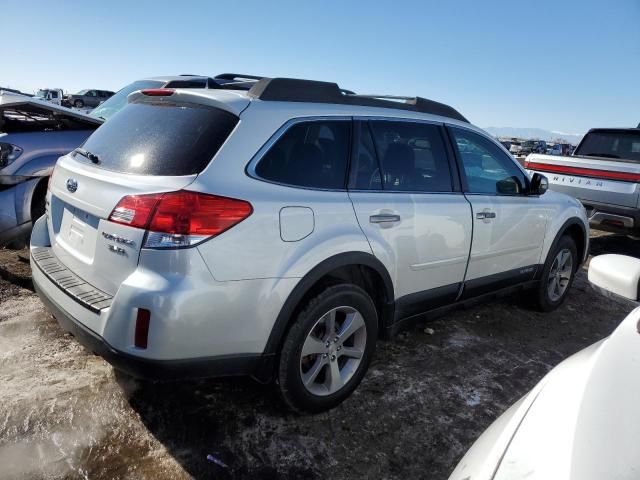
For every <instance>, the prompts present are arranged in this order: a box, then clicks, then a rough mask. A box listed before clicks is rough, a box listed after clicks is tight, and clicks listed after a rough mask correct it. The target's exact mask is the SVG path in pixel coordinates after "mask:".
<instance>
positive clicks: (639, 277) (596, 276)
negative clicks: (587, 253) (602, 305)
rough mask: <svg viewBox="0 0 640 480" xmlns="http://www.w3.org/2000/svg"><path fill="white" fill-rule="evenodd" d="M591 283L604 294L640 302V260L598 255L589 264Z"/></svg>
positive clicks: (622, 256)
mask: <svg viewBox="0 0 640 480" xmlns="http://www.w3.org/2000/svg"><path fill="white" fill-rule="evenodd" d="M589 282H591V284H592V285H594V286H595V287H596V288H598V289H599V290H604V293H605V294H607V293H613V294H615V295H618V296H621V297H624V298H626V299H629V300H633V301H634V302H637V301H638V300H640V292H639V291H638V290H639V289H640V258H634V257H628V256H626V255H615V254H607V255H598V256H597V257H594V258H592V259H591V262H590V263H589Z"/></svg>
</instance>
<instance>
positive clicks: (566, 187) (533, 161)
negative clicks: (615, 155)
mask: <svg viewBox="0 0 640 480" xmlns="http://www.w3.org/2000/svg"><path fill="white" fill-rule="evenodd" d="M524 166H525V168H526V169H528V170H532V171H536V172H540V173H542V174H544V175H545V176H547V178H548V179H549V186H550V187H551V188H552V189H553V190H556V191H560V192H562V193H567V194H569V195H571V196H573V197H575V198H577V199H579V200H581V201H582V202H583V203H587V204H588V203H589V202H594V203H605V204H611V205H619V206H623V207H636V205H637V204H638V192H639V190H638V185H639V184H640V163H635V162H630V161H620V160H612V159H609V158H597V157H581V156H572V157H558V156H552V155H535V154H534V155H530V156H528V157H527V159H526V161H525V165H524Z"/></svg>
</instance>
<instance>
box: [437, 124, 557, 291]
mask: <svg viewBox="0 0 640 480" xmlns="http://www.w3.org/2000/svg"><path fill="white" fill-rule="evenodd" d="M448 128H449V131H450V134H451V137H452V139H453V140H454V141H453V143H454V148H456V150H457V155H458V159H459V162H460V166H461V171H462V178H463V189H464V191H465V196H466V197H467V199H468V200H469V202H471V206H472V209H473V243H472V246H471V257H470V258H469V266H468V269H467V275H466V278H465V289H464V295H465V297H467V296H473V295H475V294H481V293H484V292H485V291H489V290H493V289H496V288H500V287H503V286H508V285H511V284H513V283H514V282H521V281H526V280H530V279H532V278H533V275H534V274H535V270H536V266H537V265H538V263H539V262H540V254H541V250H542V243H543V240H544V235H545V228H546V220H547V214H548V213H547V209H546V208H545V206H544V205H543V204H542V203H541V200H540V198H539V197H537V196H529V195H527V186H528V178H527V176H526V174H525V172H524V171H523V170H522V169H520V168H519V167H518V166H517V165H516V164H515V162H514V161H513V159H512V158H511V157H510V156H509V155H508V154H507V153H506V152H504V151H503V150H502V148H500V146H498V145H497V144H496V143H495V142H494V141H492V140H491V139H489V138H487V137H485V136H484V135H480V134H479V133H476V132H474V131H471V130H469V129H466V128H457V127H455V128H454V127H448Z"/></svg>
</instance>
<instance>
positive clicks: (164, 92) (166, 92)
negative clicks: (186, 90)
mask: <svg viewBox="0 0 640 480" xmlns="http://www.w3.org/2000/svg"><path fill="white" fill-rule="evenodd" d="M141 92H142V94H143V95H147V96H148V97H170V96H171V95H173V94H174V93H175V90H173V89H171V88H148V89H146V90H141Z"/></svg>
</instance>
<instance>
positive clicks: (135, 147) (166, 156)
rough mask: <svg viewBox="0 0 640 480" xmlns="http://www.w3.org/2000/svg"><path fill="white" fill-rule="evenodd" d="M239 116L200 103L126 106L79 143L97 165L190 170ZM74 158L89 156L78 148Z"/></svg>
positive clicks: (138, 170) (205, 159)
mask: <svg viewBox="0 0 640 480" xmlns="http://www.w3.org/2000/svg"><path fill="white" fill-rule="evenodd" d="M237 123H238V117H237V116H235V115H233V114H231V113H229V112H226V111H224V110H221V109H218V108H213V107H207V106H200V105H193V104H189V105H186V106H185V105H180V106H178V105H175V104H173V105H161V106H160V105H149V104H143V103H132V104H128V105H127V106H126V107H124V108H123V109H122V110H121V111H120V112H118V113H117V114H116V115H114V116H113V117H112V118H111V119H110V120H109V121H108V122H105V123H104V124H103V125H102V126H101V127H100V128H98V129H97V130H96V131H95V132H94V133H93V135H91V136H90V137H89V138H88V139H87V141H86V142H85V144H84V145H83V148H84V149H85V150H87V151H89V152H91V153H93V154H94V155H97V156H98V158H99V162H98V164H97V165H96V166H97V167H99V168H104V169H106V170H112V171H115V172H121V173H132V174H138V175H170V176H176V175H192V174H195V173H199V172H201V171H202V170H203V169H204V168H205V167H206V166H207V165H208V164H209V162H210V161H211V159H212V158H213V157H214V155H215V154H216V153H217V151H218V150H219V149H220V147H221V146H222V144H223V143H224V141H225V140H226V139H227V137H228V136H229V134H230V133H231V131H232V130H233V129H234V127H235V126H236V124H237ZM75 159H76V160H78V161H81V162H89V160H87V159H86V158H85V157H83V156H81V155H79V154H76V155H75Z"/></svg>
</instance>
